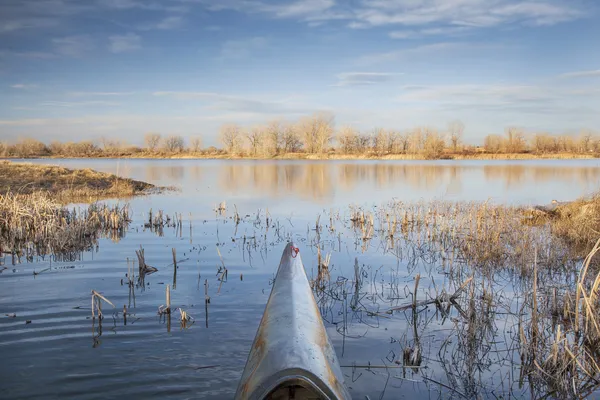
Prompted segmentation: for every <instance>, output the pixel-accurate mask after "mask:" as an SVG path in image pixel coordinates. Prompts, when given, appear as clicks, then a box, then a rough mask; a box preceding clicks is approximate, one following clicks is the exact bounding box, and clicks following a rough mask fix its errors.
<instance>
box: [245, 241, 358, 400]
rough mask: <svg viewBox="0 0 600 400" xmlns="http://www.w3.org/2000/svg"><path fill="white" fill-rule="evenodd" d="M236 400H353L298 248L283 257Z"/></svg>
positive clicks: (288, 249)
mask: <svg viewBox="0 0 600 400" xmlns="http://www.w3.org/2000/svg"><path fill="white" fill-rule="evenodd" d="M235 399H236V400H242V399H243V400H265V399H272V400H289V399H298V400H308V399H319V400H349V399H350V395H349V393H348V390H347V389H346V387H345V386H344V381H343V374H342V371H341V368H340V366H339V362H338V359H337V356H336V354H335V351H334V349H333V346H332V345H331V342H330V340H329V337H328V336H327V331H326V330H325V326H324V325H323V320H322V318H321V313H320V311H319V308H318V307H317V303H316V301H315V298H314V296H313V293H312V289H311V287H310V284H309V282H308V279H307V277H306V272H305V270H304V266H303V264H302V260H301V257H300V253H299V250H298V248H297V247H296V246H295V245H294V244H293V243H288V244H287V245H286V247H285V249H284V251H283V254H282V256H281V262H280V264H279V269H278V270H277V275H276V277H275V282H274V284H273V288H272V290H271V294H270V296H269V300H268V301H267V305H266V307H265V311H264V313H263V317H262V319H261V322H260V325H259V327H258V331H257V333H256V337H255V338H254V342H253V344H252V348H251V350H250V354H249V355H248V360H247V361H246V366H245V368H244V372H243V374H242V378H241V379H240V382H239V385H238V388H237V392H236V396H235Z"/></svg>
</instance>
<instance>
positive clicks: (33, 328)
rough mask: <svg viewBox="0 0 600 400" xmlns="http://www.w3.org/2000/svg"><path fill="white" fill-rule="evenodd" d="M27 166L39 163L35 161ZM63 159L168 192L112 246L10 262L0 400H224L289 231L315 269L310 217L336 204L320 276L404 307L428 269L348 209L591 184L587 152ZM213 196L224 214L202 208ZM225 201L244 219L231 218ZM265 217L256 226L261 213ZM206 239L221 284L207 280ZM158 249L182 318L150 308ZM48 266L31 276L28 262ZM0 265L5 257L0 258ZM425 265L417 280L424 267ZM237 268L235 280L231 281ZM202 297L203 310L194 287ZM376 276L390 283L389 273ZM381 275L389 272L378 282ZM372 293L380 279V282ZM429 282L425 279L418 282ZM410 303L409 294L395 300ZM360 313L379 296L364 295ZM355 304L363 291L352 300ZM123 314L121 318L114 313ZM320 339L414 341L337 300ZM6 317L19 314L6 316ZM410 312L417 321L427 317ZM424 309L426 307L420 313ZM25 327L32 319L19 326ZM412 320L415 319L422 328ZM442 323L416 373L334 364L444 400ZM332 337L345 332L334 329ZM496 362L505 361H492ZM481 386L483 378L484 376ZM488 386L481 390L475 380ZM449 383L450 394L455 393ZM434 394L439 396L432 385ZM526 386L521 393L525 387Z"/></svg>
mask: <svg viewBox="0 0 600 400" xmlns="http://www.w3.org/2000/svg"><path fill="white" fill-rule="evenodd" d="M34 162H48V161H47V160H39V161H34ZM51 163H54V164H59V165H63V166H67V167H72V168H82V167H90V168H94V169H96V170H100V171H105V172H111V173H118V174H119V175H121V176H126V177H131V178H134V179H140V180H144V181H148V182H151V183H154V184H157V185H174V186H176V187H178V188H179V189H180V190H179V191H177V192H170V193H165V194H159V195H151V196H143V197H138V198H135V199H132V200H130V201H129V204H130V207H131V209H132V213H133V222H132V224H131V226H130V229H129V231H128V232H127V234H126V237H125V238H123V239H121V240H120V241H112V240H110V239H102V240H101V241H100V243H99V247H98V250H97V251H94V252H89V253H84V254H83V255H82V257H81V259H80V260H78V261H74V262H53V261H51V260H50V259H49V258H46V259H45V260H43V259H38V260H35V262H33V263H23V264H17V265H14V266H13V265H11V264H10V259H9V258H7V259H6V260H4V262H5V266H6V267H8V269H5V270H4V271H2V273H0V315H1V316H2V317H0V353H1V354H2V363H1V365H0V377H1V379H0V397H2V398H11V399H12V398H14V399H16V398H44V399H47V398H67V397H69V398H78V399H79V398H81V399H88V398H125V397H133V398H138V397H139V398H141V397H144V398H164V397H169V398H201V399H227V398H231V397H232V396H233V393H234V392H235V389H236V386H237V381H238V379H239V377H240V376H241V373H242V369H243V367H244V363H245V361H246V357H247V354H248V351H249V348H250V345H251V343H252V340H253V338H254V335H255V333H256V329H257V327H258V323H259V321H260V318H261V316H262V311H263V308H264V305H265V303H266V301H267V298H268V295H269V291H270V283H271V279H272V278H273V276H274V274H275V272H276V270H277V263H278V261H279V258H280V255H281V251H282V249H283V247H284V244H285V242H286V240H287V239H290V238H292V239H294V240H296V241H297V242H298V243H299V244H300V248H301V252H302V257H303V261H304V264H305V267H306V269H307V273H308V274H309V276H314V274H315V270H316V264H317V261H316V260H317V254H316V251H315V249H314V246H310V245H309V244H310V243H311V242H314V240H315V235H316V233H315V232H314V230H312V227H313V226H314V224H315V220H316V218H317V216H318V215H322V217H321V218H322V220H321V222H322V223H323V224H324V225H329V224H330V219H329V216H330V213H331V210H332V209H333V212H334V214H335V215H337V213H338V212H339V215H340V218H339V219H337V220H334V227H335V231H334V232H332V231H327V230H326V228H324V229H325V232H323V233H322V234H321V237H320V238H319V240H320V242H321V243H323V246H322V247H323V248H324V250H326V251H327V252H331V254H332V255H331V267H330V269H331V274H332V278H333V279H336V277H337V276H346V277H352V276H353V273H354V272H353V265H354V259H355V257H356V258H358V260H359V263H360V265H361V266H362V268H363V270H364V276H365V279H367V280H369V281H371V285H373V286H375V287H376V286H377V285H378V284H379V281H380V280H381V282H382V285H383V278H382V277H386V279H388V278H389V277H393V278H389V279H392V280H393V281H394V282H395V284H396V286H397V287H400V288H402V290H401V293H400V294H399V295H398V298H397V299H395V300H394V301H397V303H398V304H404V303H406V301H407V300H406V299H408V296H407V295H406V293H407V291H406V290H404V288H405V287H412V286H413V285H414V277H415V275H416V273H418V272H421V273H422V274H423V272H424V271H423V269H424V268H425V269H427V266H422V265H421V266H417V267H416V268H415V266H414V265H412V266H408V265H405V264H404V263H403V262H400V261H399V260H398V259H397V258H396V257H395V256H394V255H392V254H390V253H385V252H382V251H381V248H380V245H379V244H378V243H375V242H373V243H370V244H369V245H368V246H367V247H366V248H362V249H361V246H357V244H356V240H355V236H354V234H353V233H352V230H351V229H349V227H348V226H347V225H345V224H344V223H343V221H344V220H347V217H348V215H349V208H348V207H349V205H357V206H362V207H365V208H371V207H374V206H378V205H381V204H383V203H386V202H388V201H390V200H392V199H396V200H402V201H420V200H432V199H445V200H468V201H485V200H488V199H490V200H491V201H492V202H496V203H509V204H547V203H549V202H550V201H551V200H553V199H556V200H559V201H566V200H572V199H575V198H577V197H578V196H582V195H585V194H590V193H592V192H594V191H596V190H597V189H598V187H600V162H598V161H596V160H585V161H583V160H581V161H519V162H506V161H486V162H482V161H465V162H443V161H436V162H424V161H413V162H395V161H389V162H371V161H365V162H348V161H340V162H330V161H328V162H316V161H315V162H307V161H289V162H287V161H285V162H282V161H278V162H272V161H220V160H219V161H217V160H214V161H213V160H206V161H197V160H52V161H51ZM223 201H224V202H226V203H227V206H228V209H227V212H226V215H224V216H221V215H217V214H216V213H215V212H214V211H213V209H214V208H215V206H216V205H217V204H218V203H220V202H223ZM234 205H235V207H237V210H238V212H239V214H240V215H241V216H242V217H243V220H242V222H241V223H240V225H239V226H237V227H235V224H234V223H233V222H232V220H231V218H230V217H231V216H232V215H233V212H234ZM150 209H153V210H154V211H155V212H156V211H157V210H163V211H164V212H165V213H166V214H169V215H173V214H174V213H175V212H177V213H182V214H183V229H182V230H181V231H180V232H177V231H176V230H175V229H172V228H169V229H166V230H165V232H164V235H163V236H158V235H156V234H155V233H152V232H149V231H147V230H144V228H143V224H144V222H145V221H146V219H147V215H148V211H149V210H150ZM267 210H268V212H269V215H270V218H271V220H272V221H273V223H272V225H271V227H270V228H269V229H266V228H265V223H264V220H265V217H266V211H267ZM217 245H219V248H220V251H221V253H222V256H223V261H224V263H225V265H226V266H227V268H228V271H229V278H228V281H227V282H224V283H223V284H222V286H221V288H220V290H219V281H218V280H217V276H216V272H217V268H218V267H217V266H218V265H220V264H221V261H220V259H219V256H218V254H217ZM140 246H143V247H144V249H145V253H146V262H147V263H148V264H149V265H152V266H154V267H157V268H158V269H159V271H158V272H157V273H156V274H153V275H151V276H149V277H148V278H147V284H148V285H147V287H146V288H145V289H144V290H142V289H136V290H135V291H134V294H135V299H132V298H131V294H130V291H129V288H128V287H127V285H121V280H122V279H123V278H125V273H126V272H127V260H128V259H129V260H133V259H135V257H136V256H135V250H136V249H138V248H139V247H140ZM171 248H176V249H177V255H178V259H179V260H181V262H180V263H179V265H180V268H179V270H178V275H177V285H176V288H174V290H173V292H172V302H173V305H174V306H181V307H183V308H184V309H186V310H187V311H188V312H189V314H190V315H192V316H193V317H194V318H195V324H193V325H192V326H191V327H190V328H188V329H181V328H180V326H179V322H178V321H177V320H176V319H173V320H172V321H171V325H170V326H169V325H168V324H167V323H166V321H164V320H161V319H160V318H159V316H158V315H157V309H158V307H159V306H160V305H162V304H164V302H165V294H164V292H165V285H166V284H172V279H173V267H172V265H170V264H171V263H172V255H171ZM48 267H51V269H50V270H47V271H45V272H43V273H42V274H39V275H37V276H34V275H33V271H41V270H44V269H46V268H48ZM0 268H2V267H0ZM426 272H427V276H428V278H425V279H424V280H425V282H426V283H425V284H424V285H423V287H424V288H425V287H428V285H427V281H428V280H429V281H431V282H444V280H445V278H444V273H443V272H441V271H439V272H438V271H437V270H436V269H435V267H432V268H430V269H428V270H427V271H426ZM423 275H425V274H423ZM241 276H243V279H241V278H242V277H241ZM205 279H208V282H209V289H208V291H209V295H210V296H211V299H212V300H211V304H210V306H209V309H208V314H207V313H206V312H205V309H204V285H203V283H204V281H205ZM389 279H388V280H389ZM386 282H387V281H386ZM92 289H93V290H97V291H99V292H101V293H103V294H104V295H105V296H106V297H107V298H108V299H109V300H111V301H112V302H113V303H114V304H115V305H116V306H117V309H116V310H112V309H111V308H110V306H108V305H104V312H105V315H106V318H105V319H104V321H103V322H102V326H101V328H100V327H99V326H98V324H97V323H96V324H94V325H93V324H92V320H91V319H90V291H91V290H92ZM382 290H383V287H382ZM424 290H427V289H424ZM408 300H410V299H408ZM370 301H371V303H373V306H372V307H373V309H374V310H375V311H377V307H379V305H377V304H376V301H375V300H372V299H371V300H370ZM365 302H366V300H365ZM123 305H127V306H128V307H129V308H130V312H131V313H132V314H134V315H131V316H130V317H129V318H128V321H127V324H126V325H125V324H124V322H123V318H122V316H121V315H120V314H117V313H116V312H117V311H118V310H120V309H122V307H123ZM322 312H323V314H324V318H325V320H326V321H327V326H328V332H329V335H330V337H331V339H332V341H333V343H334V345H335V347H336V351H337V353H338V356H339V358H340V363H341V364H342V365H348V366H350V365H353V364H356V365H359V366H360V365H367V364H369V363H370V364H372V365H395V364H394V361H395V360H398V357H400V360H401V359H402V347H401V346H402V343H404V344H406V343H407V342H408V341H409V339H407V338H410V337H411V335H412V332H413V328H412V326H411V325H410V323H409V322H410V321H409V320H410V316H406V317H405V316H403V315H402V314H399V315H394V317H392V318H383V317H377V316H371V317H369V318H366V317H364V316H363V317H361V319H360V320H356V319H354V318H353V317H352V318H351V319H350V320H344V329H340V323H341V321H342V317H341V316H340V315H339V314H338V313H336V312H335V308H333V307H330V308H326V307H325V308H323V309H322ZM9 313H16V314H17V317H16V318H9V317H5V314H9ZM427 313H430V312H429V311H426V312H425V314H423V315H422V316H420V317H419V318H425V319H427V318H428V317H426V314H427ZM430 316H431V315H430ZM26 321H31V323H26ZM420 325H421V326H422V325H423V324H420ZM452 327H453V325H452V322H449V321H442V320H439V321H438V320H435V321H433V322H428V324H427V325H426V329H424V331H423V332H422V335H423V336H422V338H421V341H422V343H423V345H424V361H423V363H424V365H425V368H424V371H425V372H423V373H422V374H410V375H408V376H407V375H403V374H402V371H400V370H398V369H390V370H388V371H386V370H381V369H377V370H375V369H372V370H366V369H361V368H344V371H345V375H346V376H345V379H346V384H347V385H348V386H349V387H350V391H351V393H352V395H353V397H354V398H355V399H363V398H365V396H367V395H368V396H369V397H370V398H371V399H379V398H380V399H398V398H407V399H412V398H423V399H428V398H439V397H440V396H442V397H443V398H447V397H451V396H453V395H457V394H456V393H457V392H453V391H452V390H450V389H448V387H454V388H456V386H455V382H454V383H453V380H452V378H451V375H452V374H450V375H449V374H448V373H446V372H444V369H445V368H444V366H443V365H440V364H439V363H438V362H436V361H435V356H436V354H437V352H438V349H439V347H440V345H441V343H442V342H444V341H446V340H447V336H448V334H449V332H451V329H452ZM341 332H345V335H342V334H341ZM502 368H504V369H502ZM502 368H500V369H498V370H495V369H494V368H490V369H489V371H480V372H479V373H478V377H479V379H481V380H483V381H484V384H483V385H484V389H483V390H482V391H481V393H480V394H481V395H482V396H483V397H493V395H492V389H494V388H498V385H499V384H498V383H497V382H498V380H499V379H500V380H503V378H502V377H500V378H499V374H501V373H502V371H506V368H510V367H502ZM486 382H487V383H486ZM485 387H487V388H488V389H489V390H486V389H485ZM457 390H458V392H463V391H462V390H461V389H460V388H458V389H457ZM440 393H441V394H440ZM525 393H526V392H525Z"/></svg>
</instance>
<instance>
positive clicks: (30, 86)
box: [10, 83, 38, 90]
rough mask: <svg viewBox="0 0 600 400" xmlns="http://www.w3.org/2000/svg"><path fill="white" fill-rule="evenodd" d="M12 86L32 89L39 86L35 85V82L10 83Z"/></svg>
mask: <svg viewBox="0 0 600 400" xmlns="http://www.w3.org/2000/svg"><path fill="white" fill-rule="evenodd" d="M10 87H11V88H13V89H20V90H30V89H36V88H37V87H38V86H37V85H33V84H26V83H16V84H14V85H10Z"/></svg>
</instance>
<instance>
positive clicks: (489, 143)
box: [483, 135, 504, 153]
mask: <svg viewBox="0 0 600 400" xmlns="http://www.w3.org/2000/svg"><path fill="white" fill-rule="evenodd" d="M503 141H504V139H503V138H502V136H500V135H487V136H486V137H485V138H484V139H483V148H484V149H485V151H487V152H488V153H499V152H500V150H501V149H502V147H503Z"/></svg>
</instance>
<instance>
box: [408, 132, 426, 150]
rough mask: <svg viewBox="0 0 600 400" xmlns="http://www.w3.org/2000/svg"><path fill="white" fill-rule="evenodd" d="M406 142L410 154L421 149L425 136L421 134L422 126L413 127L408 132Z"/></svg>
mask: <svg viewBox="0 0 600 400" xmlns="http://www.w3.org/2000/svg"><path fill="white" fill-rule="evenodd" d="M408 140H409V143H408V152H409V153H411V154H418V153H420V152H421V150H423V144H424V140H425V136H424V134H423V128H420V127H418V128H415V129H413V131H412V132H411V133H410V136H409V139H408Z"/></svg>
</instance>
